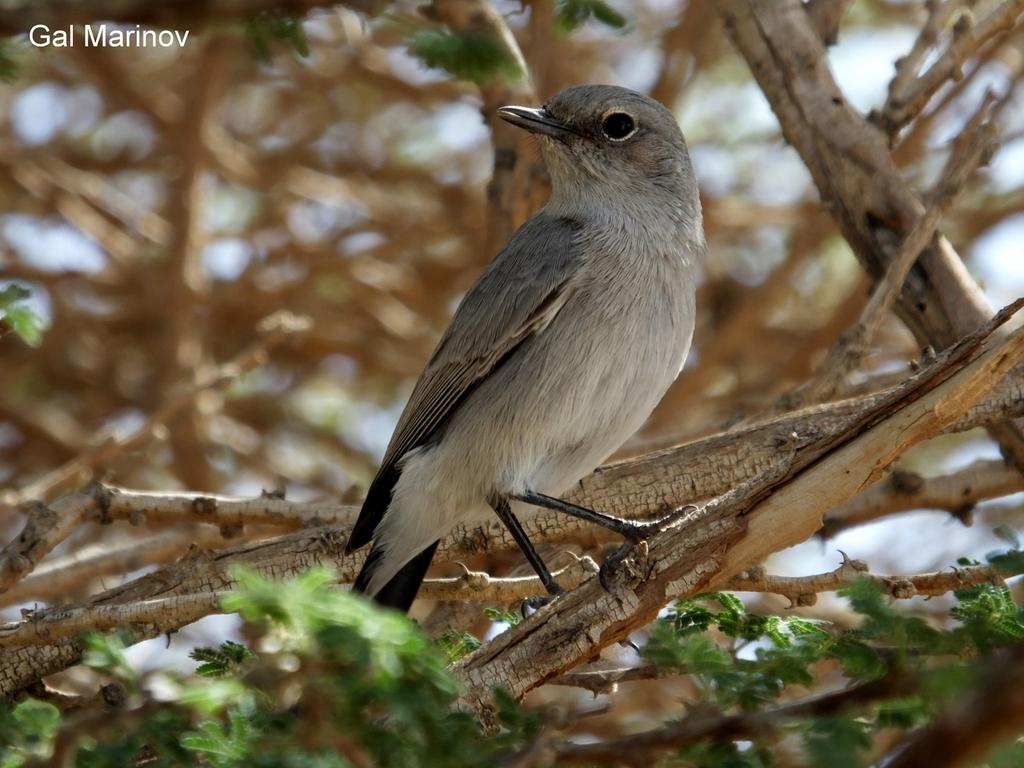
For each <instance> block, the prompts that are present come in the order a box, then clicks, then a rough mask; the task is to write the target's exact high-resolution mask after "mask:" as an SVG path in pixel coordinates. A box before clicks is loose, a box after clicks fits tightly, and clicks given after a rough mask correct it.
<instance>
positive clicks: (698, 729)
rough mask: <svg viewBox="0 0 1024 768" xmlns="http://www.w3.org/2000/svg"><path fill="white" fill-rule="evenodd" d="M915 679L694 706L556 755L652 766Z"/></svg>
mask: <svg viewBox="0 0 1024 768" xmlns="http://www.w3.org/2000/svg"><path fill="white" fill-rule="evenodd" d="M915 682H916V681H915V680H914V679H913V677H912V676H911V675H907V674H892V675H888V676H886V677H883V678H880V679H878V680H874V681H872V682H870V683H863V684H861V685H856V686H853V687H851V688H847V689H845V690H841V691H836V692H834V693H828V694H824V695H821V696H809V697H807V698H806V699H801V700H799V701H795V702H792V703H790V704H784V705H782V706H779V707H775V708H773V709H765V710H762V711H759V712H750V713H745V714H739V715H726V714H723V713H721V712H720V711H718V710H717V709H715V708H714V707H706V708H705V707H695V708H692V709H691V710H690V711H689V712H688V713H687V715H686V717H685V718H683V719H682V720H681V721H679V722H678V723H675V724H672V725H669V726H666V727H664V728H656V729H654V730H650V731H644V732H642V733H637V734H634V735H631V736H624V737H622V738H619V739H610V740H607V741H601V742H597V743H594V744H567V743H563V744H559V745H557V746H556V747H555V754H556V755H557V757H558V761H559V763H560V764H566V763H568V764H570V765H571V764H577V763H582V764H585V765H593V764H595V763H597V764H611V765H624V766H636V767H637V768H640V767H642V766H649V765H653V764H654V763H655V762H656V761H657V756H658V755H659V754H663V753H665V752H668V751H670V750H677V749H682V748H683V747H688V746H692V745H693V744H699V743H700V742H702V741H708V740H740V739H752V738H756V737H758V736H763V735H765V734H768V733H773V732H776V731H778V730H780V729H782V728H784V727H786V726H787V725H788V724H790V723H792V722H793V721H795V720H802V719H808V718H815V717H828V716H831V715H836V714H840V713H843V712H847V711H849V710H851V709H856V708H861V707H864V706H865V705H868V704H870V703H872V702H874V701H878V700H880V699H885V698H889V697H891V696H898V695H901V694H906V693H910V692H912V691H913V690H914V688H915ZM922 765H923V764H922Z"/></svg>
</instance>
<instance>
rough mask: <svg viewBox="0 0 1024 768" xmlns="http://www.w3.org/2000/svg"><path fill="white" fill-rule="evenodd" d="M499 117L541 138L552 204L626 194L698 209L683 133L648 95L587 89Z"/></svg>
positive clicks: (602, 199) (582, 87)
mask: <svg viewBox="0 0 1024 768" xmlns="http://www.w3.org/2000/svg"><path fill="white" fill-rule="evenodd" d="M498 115H499V116H500V117H501V118H502V119H504V120H506V121H507V122H509V123H512V124H513V125H516V126H518V127H520V128H523V129H525V130H527V131H530V132H531V133H533V134H535V135H536V136H537V137H538V138H539V141H540V149H541V154H542V155H543V157H544V161H545V163H546V164H547V167H548V172H549V173H550V175H551V184H552V198H553V200H554V199H558V200H559V201H561V202H562V203H568V204H572V203H573V202H575V201H579V202H582V203H584V204H587V203H589V204H598V205H602V207H603V206H604V205H607V204H608V202H609V201H611V202H612V204H614V200H615V199H616V198H618V197H619V196H627V198H628V199H633V200H635V199H636V198H637V197H640V198H642V199H643V200H644V201H646V202H648V203H649V202H651V200H652V199H653V200H656V201H659V202H664V203H665V204H668V205H672V207H676V206H682V207H683V208H685V209H691V208H692V207H693V206H694V205H696V206H698V207H697V208H696V210H697V211H699V202H697V186H696V182H695V180H694V176H693V169H692V166H691V165H690V157H689V154H688V153H687V151H686V142H685V141H684V140H683V134H682V132H681V131H680V130H679V126H678V124H677V123H676V120H675V118H674V117H673V115H672V113H671V112H669V110H667V109H666V108H665V107H664V106H662V105H661V104H660V103H658V102H657V101H655V100H654V99H652V98H650V97H648V96H644V95H643V94H640V93H637V92H635V91H631V90H629V89H627V88H620V87H618V86H613V85H580V86H574V87H572V88H567V89H565V90H564V91H561V92H560V93H559V94H557V95H556V96H554V97H553V98H551V99H550V100H549V101H548V102H547V103H546V104H545V105H544V106H543V107H540V108H531V107H515V106H509V107H501V108H500V109H499V110H498ZM698 215H699V213H698Z"/></svg>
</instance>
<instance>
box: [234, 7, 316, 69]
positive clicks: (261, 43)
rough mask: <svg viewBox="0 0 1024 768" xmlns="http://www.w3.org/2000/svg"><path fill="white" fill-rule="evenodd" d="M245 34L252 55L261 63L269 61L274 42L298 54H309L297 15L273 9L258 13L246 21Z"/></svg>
mask: <svg viewBox="0 0 1024 768" xmlns="http://www.w3.org/2000/svg"><path fill="white" fill-rule="evenodd" d="M245 36H246V39H247V40H248V42H249V48H250V49H251V50H252V53H253V56H255V57H256V59H257V61H260V62H263V63H267V62H269V61H270V58H271V55H272V53H273V49H274V45H275V44H283V45H284V46H285V47H286V48H288V49H289V50H290V51H292V52H293V53H295V54H297V55H299V56H309V42H308V41H307V40H306V33H305V32H304V31H303V29H302V19H301V18H300V17H298V16H293V15H291V14H287V13H280V12H273V11H266V12H263V13H260V14H259V15H257V16H255V17H253V18H251V19H249V20H248V21H247V22H246V25H245Z"/></svg>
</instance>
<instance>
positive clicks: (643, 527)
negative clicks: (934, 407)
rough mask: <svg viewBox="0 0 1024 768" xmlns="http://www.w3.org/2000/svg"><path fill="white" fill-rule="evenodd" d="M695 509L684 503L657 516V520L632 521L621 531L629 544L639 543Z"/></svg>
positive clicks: (691, 505)
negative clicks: (628, 526) (630, 524)
mask: <svg viewBox="0 0 1024 768" xmlns="http://www.w3.org/2000/svg"><path fill="white" fill-rule="evenodd" d="M696 509H697V507H695V506H694V505H693V504H684V505H683V506H681V507H679V508H678V509H673V510H672V511H671V512H669V513H668V514H667V515H665V516H664V517H659V518H658V519H657V520H649V521H648V522H646V523H634V524H633V525H632V526H630V528H629V529H628V530H626V531H624V532H623V535H624V536H625V537H626V541H628V542H629V543H630V544H639V543H640V542H641V541H647V540H648V539H650V538H651V537H652V536H656V535H657V534H659V533H661V532H662V531H664V530H666V529H668V528H671V527H672V525H673V524H675V523H676V522H678V521H679V520H682V519H683V518H684V517H686V516H687V515H689V514H690V513H691V512H694V511H695V510H696Z"/></svg>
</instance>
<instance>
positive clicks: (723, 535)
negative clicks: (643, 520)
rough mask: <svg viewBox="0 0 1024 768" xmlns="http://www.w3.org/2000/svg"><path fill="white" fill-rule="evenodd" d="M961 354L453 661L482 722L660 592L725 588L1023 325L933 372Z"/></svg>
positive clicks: (657, 603) (950, 396) (884, 453)
mask: <svg viewBox="0 0 1024 768" xmlns="http://www.w3.org/2000/svg"><path fill="white" fill-rule="evenodd" d="M973 343H974V342H973V341H972V342H967V346H968V347H970V346H971V345H973ZM957 350H959V351H957ZM963 352H964V345H963V344H959V345H957V348H956V349H954V350H951V351H950V352H948V353H944V354H943V355H942V356H940V358H939V361H937V362H936V363H935V364H933V365H932V366H929V368H928V369H927V370H928V373H927V374H925V375H924V378H919V377H918V376H915V377H912V379H910V380H908V383H907V385H906V387H907V388H906V389H904V390H903V392H902V393H900V394H899V395H894V397H893V398H892V399H891V400H890V401H889V402H888V403H886V404H884V405H880V407H879V410H878V411H876V413H875V414H873V415H872V416H870V417H868V418H867V419H866V420H865V422H863V423H861V424H860V425H857V426H856V427H854V428H852V429H851V430H850V431H849V432H847V433H844V434H843V435H833V436H831V438H830V439H829V440H827V441H824V442H822V443H819V444H817V445H815V446H812V447H809V448H807V449H806V450H804V451H802V452H801V453H800V454H799V455H798V456H797V457H796V459H795V460H794V461H792V462H790V461H780V462H779V463H778V464H777V465H776V466H775V467H774V468H773V470H772V471H771V472H769V473H766V474H765V475H764V476H762V477H761V478H759V479H758V480H757V481H752V482H749V483H747V484H745V485H743V486H741V487H740V488H737V489H735V490H734V491H732V492H730V493H728V494H725V495H724V496H721V497H719V498H718V499H716V500H714V501H712V502H711V503H709V504H708V505H707V506H706V507H705V508H704V509H703V510H702V511H701V512H700V513H699V514H696V515H694V516H692V517H690V518H688V519H686V520H684V521H682V522H680V523H677V524H676V525H674V526H673V527H672V528H670V529H668V530H666V531H664V532H663V533H661V534H659V535H657V536H655V537H654V538H652V539H651V541H649V542H647V546H646V547H643V546H642V547H638V548H637V550H636V551H635V552H634V553H633V555H632V556H631V557H629V558H627V559H626V560H625V561H624V563H623V568H622V570H621V572H620V574H619V579H618V580H617V581H616V580H614V579H613V580H612V582H611V583H612V584H613V587H612V589H611V591H605V589H604V588H603V587H602V585H601V584H600V583H599V581H598V580H597V579H590V580H588V581H586V582H584V583H583V584H582V585H581V586H580V587H578V588H577V589H575V590H573V591H572V592H569V593H568V594H566V595H565V596H563V597H561V598H560V599H558V600H556V601H554V602H553V603H552V604H551V605H549V606H547V607H546V608H544V609H542V610H541V611H539V612H538V613H537V614H535V615H534V616H531V617H530V618H528V619H526V620H525V621H524V622H522V623H521V624H519V625H518V626H516V627H515V628H513V629H511V630H509V631H507V632H505V633H504V634H502V635H500V636H498V637H496V638H495V639H494V640H492V641H491V642H489V643H488V644H487V645H485V646H484V647H483V648H481V649H480V650H478V651H477V652H475V653H474V654H472V655H471V656H469V657H468V658H466V659H464V660H463V661H461V662H460V663H459V665H458V666H457V667H456V672H457V674H458V676H459V678H460V679H461V681H462V683H463V686H464V691H465V694H464V702H465V704H466V705H467V706H469V707H471V708H473V709H475V710H477V711H478V712H481V713H482V715H483V716H484V718H485V721H486V720H487V719H488V715H489V713H490V711H491V706H492V705H491V703H490V695H491V694H490V692H491V690H492V689H493V688H494V687H495V686H503V687H505V688H506V689H508V690H510V691H511V692H512V693H513V694H514V695H522V694H523V693H525V692H526V691H528V690H530V689H532V688H534V687H536V686H537V685H540V684H541V683H543V682H545V681H546V680H549V679H551V678H553V677H556V676H557V675H559V674H561V673H562V672H564V671H565V670H566V669H569V668H571V667H572V666H573V665H575V664H577V663H578V662H579V661H580V660H581V659H584V658H589V657H590V656H593V655H594V654H596V653H597V652H599V651H600V650H601V649H602V648H604V647H605V646H607V645H608V644H610V643H613V642H617V641H619V640H622V639H624V638H626V637H628V635H629V633H630V632H631V631H633V630H634V629H637V628H639V627H641V626H643V625H645V624H646V623H647V622H649V621H650V620H651V619H653V618H654V616H656V615H657V612H658V611H659V610H660V609H661V608H662V606H664V605H665V604H666V603H668V602H669V601H670V600H672V599H675V598H677V597H680V596H685V595H689V594H694V593H696V592H697V591H700V590H701V589H704V588H707V587H709V586H710V587H712V588H715V587H718V586H724V585H725V584H726V583H727V582H728V580H729V579H730V578H731V577H732V576H734V575H735V574H737V573H739V572H740V571H742V570H743V569H745V568H748V567H750V565H751V564H754V563H757V562H760V561H761V560H762V559H763V558H764V557H765V556H767V555H768V554H770V553H771V552H774V551H777V550H778V549H781V548H783V547H784V546H788V545H792V544H794V543H797V542H799V541H802V540H803V539H805V538H806V537H807V536H809V535H811V534H812V533H814V531H815V530H817V528H818V527H819V526H820V524H821V516H822V515H823V514H824V513H825V512H826V511H827V510H828V509H829V508H830V507H832V506H835V505H836V504H838V503H839V502H841V501H843V500H845V499H847V498H849V497H851V496H853V495H854V494H855V493H857V492H859V491H860V490H862V489H863V488H864V487H866V486H867V485H869V484H870V483H872V482H874V481H875V480H877V478H878V477H879V476H880V475H881V473H882V472H883V470H884V468H885V467H886V466H887V465H888V464H890V463H891V462H892V461H893V460H894V459H895V458H896V457H897V456H898V455H899V454H900V453H902V452H903V451H905V450H906V449H908V448H909V447H911V446H912V445H914V444H915V443H917V442H919V441H920V440H923V439H926V438H927V437H929V436H931V435H933V434H935V433H936V431H937V430H940V429H942V428H943V426H944V425H945V424H948V423H949V422H950V421H952V420H953V419H955V418H956V416H957V414H958V413H962V412H963V411H964V410H966V408H967V407H968V406H969V404H970V403H971V402H973V401H974V400H976V399H977V398H979V397H981V395H982V394H983V393H984V391H985V390H986V389H987V388H988V387H990V386H991V385H992V377H993V376H998V375H999V373H998V372H999V371H1005V370H1008V369H1009V368H1011V367H1012V366H1014V365H1016V364H1017V362H1018V361H1019V360H1020V359H1021V357H1022V356H1024V331H1017V332H1015V333H1014V334H1012V335H1011V336H1010V337H1008V338H1007V339H1006V340H1003V341H996V340H992V341H991V342H990V343H989V344H987V345H986V349H985V351H984V352H983V353H981V354H980V355H979V356H977V357H975V358H974V359H973V360H972V361H971V362H970V363H969V364H967V365H966V366H964V367H962V368H960V370H958V371H957V372H956V373H954V374H953V375H952V376H950V377H949V378H948V379H945V380H944V381H942V382H941V383H938V380H937V379H936V376H939V377H940V378H944V375H943V374H941V373H940V372H941V371H946V372H948V371H949V370H950V366H951V365H955V364H953V363H952V362H951V361H952V359H954V358H956V357H958V356H962V354H963ZM926 390H927V393H924V392H925V391H926Z"/></svg>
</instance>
